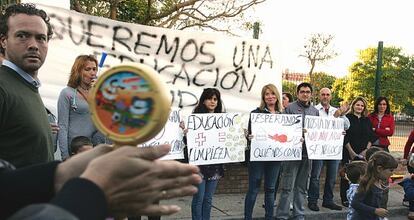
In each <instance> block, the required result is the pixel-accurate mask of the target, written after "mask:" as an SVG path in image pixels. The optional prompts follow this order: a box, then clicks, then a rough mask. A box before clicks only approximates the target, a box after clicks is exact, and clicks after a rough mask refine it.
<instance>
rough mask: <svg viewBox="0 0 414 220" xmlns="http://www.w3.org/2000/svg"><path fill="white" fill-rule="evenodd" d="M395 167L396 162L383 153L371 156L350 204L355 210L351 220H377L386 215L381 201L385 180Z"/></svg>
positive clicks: (385, 184) (386, 211)
mask: <svg viewBox="0 0 414 220" xmlns="http://www.w3.org/2000/svg"><path fill="white" fill-rule="evenodd" d="M397 166H398V162H397V160H396V159H395V158H394V157H393V156H392V155H391V154H389V153H387V152H385V151H379V152H376V153H374V154H373V155H372V157H371V158H370V160H369V161H368V166H367V171H366V173H365V175H364V176H363V177H362V179H361V181H360V183H359V187H358V191H357V193H356V194H355V197H354V198H353V200H352V203H351V207H352V208H354V209H355V212H354V214H353V216H352V218H351V219H352V220H378V219H380V217H381V218H384V217H386V216H387V215H388V210H387V209H384V208H380V207H381V200H382V197H383V194H384V190H385V189H386V188H387V187H388V186H387V180H388V178H389V177H390V176H391V175H392V173H393V172H394V169H395V168H397Z"/></svg>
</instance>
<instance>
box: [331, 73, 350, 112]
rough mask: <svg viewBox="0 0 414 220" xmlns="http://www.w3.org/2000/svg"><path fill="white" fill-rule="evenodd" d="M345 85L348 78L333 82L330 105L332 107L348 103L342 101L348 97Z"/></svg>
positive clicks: (337, 79)
mask: <svg viewBox="0 0 414 220" xmlns="http://www.w3.org/2000/svg"><path fill="white" fill-rule="evenodd" d="M346 85H348V77H346V76H345V77H342V78H336V79H335V82H334V83H333V84H332V100H331V104H332V105H333V106H340V105H341V102H342V101H348V100H347V99H344V97H349V95H348V93H347V91H348V90H346Z"/></svg>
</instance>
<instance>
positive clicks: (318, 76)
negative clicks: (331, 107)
mask: <svg viewBox="0 0 414 220" xmlns="http://www.w3.org/2000/svg"><path fill="white" fill-rule="evenodd" d="M335 80H336V77H335V76H332V75H329V74H327V73H324V72H316V73H314V74H313V83H312V87H313V91H314V92H313V94H314V95H313V98H314V102H315V103H319V90H321V89H322V88H329V89H332V85H333V84H334V82H335Z"/></svg>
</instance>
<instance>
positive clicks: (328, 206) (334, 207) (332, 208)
mask: <svg viewBox="0 0 414 220" xmlns="http://www.w3.org/2000/svg"><path fill="white" fill-rule="evenodd" d="M322 207H325V208H328V209H331V210H342V207H341V206H339V205H337V204H335V203H327V204H324V203H322Z"/></svg>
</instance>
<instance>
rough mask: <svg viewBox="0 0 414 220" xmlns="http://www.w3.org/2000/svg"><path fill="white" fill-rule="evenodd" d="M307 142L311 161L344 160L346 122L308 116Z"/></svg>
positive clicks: (306, 121) (306, 119)
mask: <svg viewBox="0 0 414 220" xmlns="http://www.w3.org/2000/svg"><path fill="white" fill-rule="evenodd" d="M305 129H306V133H305V141H306V149H307V152H308V157H309V159H311V160H342V149H343V144H344V121H343V119H341V118H334V117H320V116H306V117H305Z"/></svg>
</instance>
